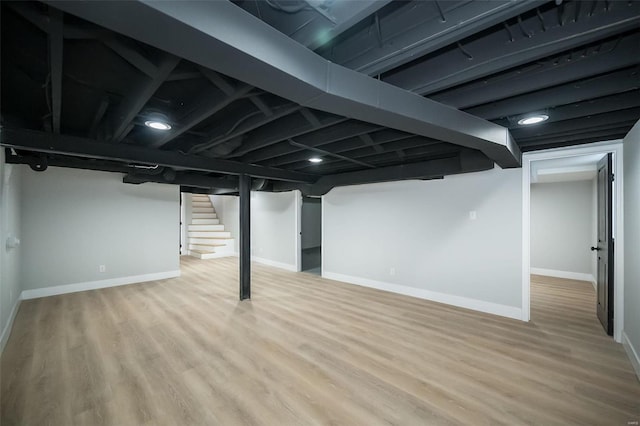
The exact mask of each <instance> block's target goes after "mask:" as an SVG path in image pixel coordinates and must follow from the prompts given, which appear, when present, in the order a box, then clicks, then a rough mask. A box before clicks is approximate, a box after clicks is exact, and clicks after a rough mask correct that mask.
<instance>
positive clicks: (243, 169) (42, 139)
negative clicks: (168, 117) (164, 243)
mask: <svg viewBox="0 0 640 426" xmlns="http://www.w3.org/2000/svg"><path fill="white" fill-rule="evenodd" d="M0 145H2V146H6V147H10V148H16V149H24V150H29V151H35V152H44V153H52V154H64V155H76V156H82V157H86V158H97V159H104V160H113V161H121V162H127V163H141V164H151V165H159V166H165V167H172V168H177V169H187V170H192V171H201V172H214V173H225V174H233V175H240V174H246V175H249V176H253V177H259V178H265V179H274V180H285V181H291V182H307V183H310V182H315V181H316V180H317V176H314V175H310V174H306V173H297V172H290V171H286V170H282V169H275V168H270V167H264V166H256V165H253V164H244V163H238V162H235V161H229V160H218V159H212V158H205V157H199V156H194V155H181V154H177V153H175V152H168V151H161V150H157V149H150V148H147V147H140V146H131V145H115V144H110V143H102V142H96V141H93V140H90V139H85V138H77V137H72V136H62V135H54V134H51V133H45V132H39V131H35V130H23V129H11V128H6V127H5V128H3V129H2V132H0Z"/></svg>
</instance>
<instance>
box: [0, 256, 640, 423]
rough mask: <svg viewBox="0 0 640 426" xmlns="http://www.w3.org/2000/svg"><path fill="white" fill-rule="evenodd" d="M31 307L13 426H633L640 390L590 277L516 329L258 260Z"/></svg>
mask: <svg viewBox="0 0 640 426" xmlns="http://www.w3.org/2000/svg"><path fill="white" fill-rule="evenodd" d="M182 271H183V273H182V277H181V278H178V279H171V280H165V281H157V282H150V283H145V284H135V285H129V286H122V287H115V288H110V289H104V290H96V291H87V292H83V293H75V294H68V295H63V296H55V297H48V298H43V299H36V300H29V301H25V302H23V303H22V306H21V307H20V310H19V312H18V315H17V318H16V321H15V325H14V329H13V333H12V334H11V337H10V340H9V342H8V344H7V347H6V349H5V352H4V354H3V356H2V360H1V369H2V370H1V380H2V383H1V388H0V389H1V391H2V395H1V419H0V420H1V424H2V426H9V425H47V424H50V425H65V426H66V425H91V426H93V425H102V424H107V425H163V424H165V425H273V426H281V425H314V424H322V425H329V424H332V425H367V426H373V425H382V424H397V425H452V424H464V425H498V424H506V425H520V424H539V425H568V424H576V425H591V424H597V425H625V426H626V425H627V424H629V423H628V422H634V421H637V420H640V383H639V382H638V380H637V378H636V377H635V375H634V372H633V370H632V367H631V365H630V362H629V361H628V359H627V357H626V355H625V353H624V350H623V348H622V346H620V345H618V344H616V343H614V342H613V340H612V339H611V338H610V337H607V336H606V335H605V334H604V332H603V331H602V328H601V327H600V325H599V323H598V321H597V319H596V316H595V307H594V303H595V301H594V298H595V295H594V290H593V288H592V287H591V286H590V285H589V284H587V283H584V282H576V281H569V280H557V279H547V278H544V279H543V278H542V277H536V276H534V277H533V278H534V280H533V283H532V321H531V322H530V323H522V322H519V321H515V320H509V319H504V318H499V317H496V316H492V315H486V314H481V313H475V312H472V311H468V310H464V309H458V308H454V307H450V306H446V305H441V304H437V303H432V302H428V301H424V300H419V299H414V298H410V297H405V296H400V295H395V294H390V293H385V292H381V291H376V290H371V289H366V288H361V287H357V286H352V285H347V284H342V283H338V282H334V281H329V280H324V279H322V278H320V277H316V276H313V275H310V274H297V273H292V272H286V271H281V270H278V269H274V268H270V267H266V266H261V265H254V273H253V277H254V278H253V300H252V301H246V302H239V301H238V300H237V288H238V285H237V259H235V258H226V259H214V260H207V261H201V260H197V259H191V258H185V259H184V260H183V262H182Z"/></svg>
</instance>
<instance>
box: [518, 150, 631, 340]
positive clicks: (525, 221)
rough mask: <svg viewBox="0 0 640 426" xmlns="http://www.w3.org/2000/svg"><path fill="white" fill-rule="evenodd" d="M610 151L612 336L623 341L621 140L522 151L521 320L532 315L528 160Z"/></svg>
mask: <svg viewBox="0 0 640 426" xmlns="http://www.w3.org/2000/svg"><path fill="white" fill-rule="evenodd" d="M608 153H613V174H614V176H615V180H614V186H613V198H614V201H613V203H614V207H613V208H614V209H615V212H614V214H615V216H614V224H613V235H614V236H615V249H614V252H613V253H614V260H613V261H614V277H613V293H614V295H613V304H614V311H613V312H614V319H613V338H614V339H615V341H616V342H619V343H621V342H622V331H623V330H624V210H623V207H624V205H623V201H624V200H623V184H624V182H623V147H622V140H621V139H616V140H612V141H605V142H598V143H591V144H588V145H582V146H571V147H567V148H553V149H546V150H541V151H533V152H527V153H524V154H523V155H522V320H523V321H529V320H530V318H531V293H530V291H531V275H530V270H531V163H532V162H534V161H540V160H551V159H557V158H568V157H576V156H581V155H589V154H608Z"/></svg>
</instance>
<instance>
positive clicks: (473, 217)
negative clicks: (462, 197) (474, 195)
mask: <svg viewBox="0 0 640 426" xmlns="http://www.w3.org/2000/svg"><path fill="white" fill-rule="evenodd" d="M477 218H478V213H477V212H476V211H475V210H471V211H470V212H469V219H471V220H476V219H477Z"/></svg>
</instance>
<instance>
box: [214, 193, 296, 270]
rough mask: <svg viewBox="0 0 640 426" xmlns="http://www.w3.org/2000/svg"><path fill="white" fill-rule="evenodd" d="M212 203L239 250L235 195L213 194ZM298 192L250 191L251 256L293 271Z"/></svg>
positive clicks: (237, 209) (294, 268)
mask: <svg viewBox="0 0 640 426" xmlns="http://www.w3.org/2000/svg"><path fill="white" fill-rule="evenodd" d="M211 199H212V201H213V205H214V207H215V209H216V212H217V213H218V217H220V219H221V223H223V224H224V226H225V229H226V230H228V231H229V232H231V237H232V238H235V239H236V242H237V243H236V248H237V249H239V247H240V244H239V236H240V227H239V218H240V216H239V214H240V213H239V212H240V210H239V198H238V197H235V196H225V195H216V196H212V197H211ZM299 210H300V192H298V191H290V192H281V193H270V192H257V191H256V192H251V253H252V259H253V260H255V261H258V262H262V263H266V264H269V265H272V266H276V267H280V268H285V269H289V270H297V257H298V251H299V248H298V247H299V240H300V238H299V235H298V232H299V231H298V223H299Z"/></svg>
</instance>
